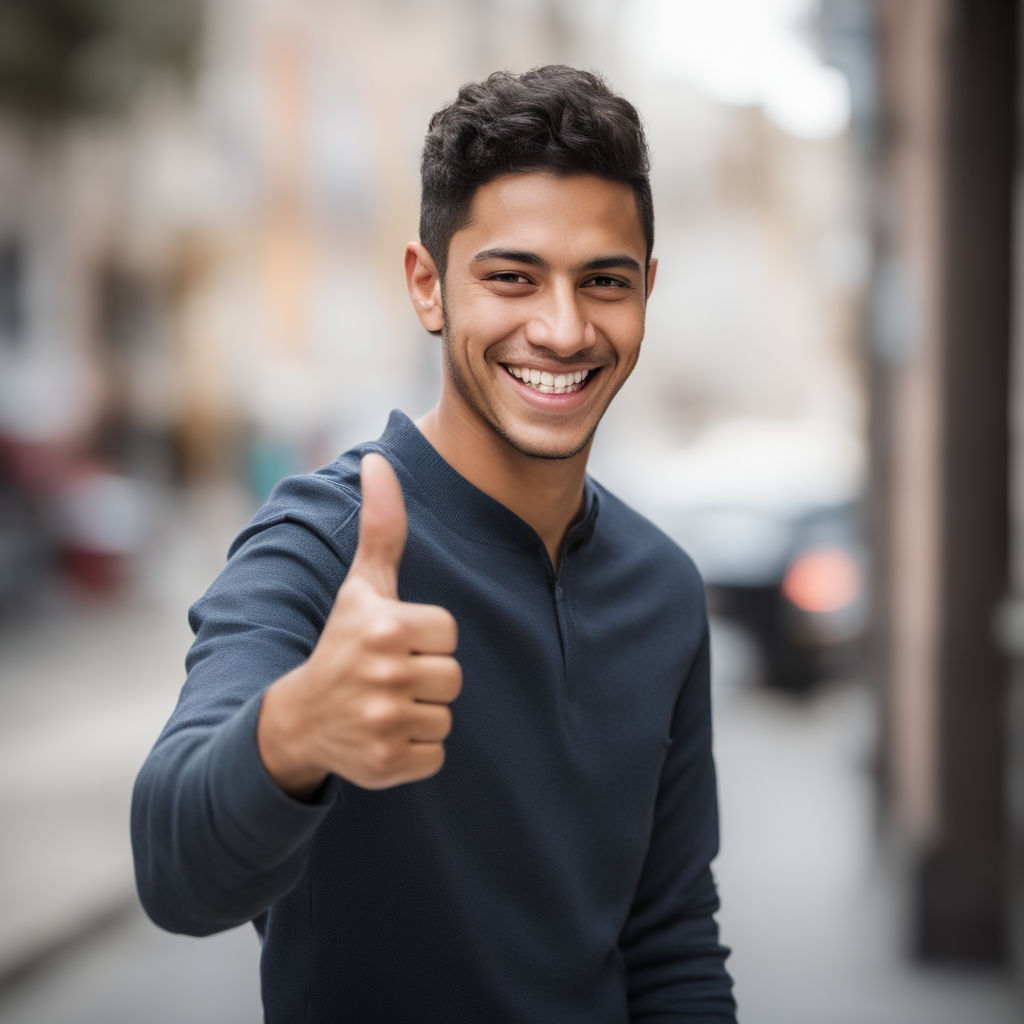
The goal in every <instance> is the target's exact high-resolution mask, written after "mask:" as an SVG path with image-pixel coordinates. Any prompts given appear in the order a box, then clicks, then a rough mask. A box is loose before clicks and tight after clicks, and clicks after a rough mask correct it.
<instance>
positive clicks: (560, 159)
mask: <svg viewBox="0 0 1024 1024" xmlns="http://www.w3.org/2000/svg"><path fill="white" fill-rule="evenodd" d="M649 169H650V161H649V159H648V155H647V142H646V140H645V138H644V130H643V125H642V124H641V122H640V115H639V114H637V112H636V109H635V108H634V107H633V105H632V104H631V103H629V102H628V101H627V100H625V99H623V98H622V97H621V96H616V95H615V94H614V93H613V92H612V91H611V90H610V89H609V88H608V86H607V85H605V83H604V81H603V80H602V79H601V78H600V77H599V76H598V75H596V74H593V73H592V72H590V71H579V70H577V69H576V68H570V67H566V66H565V65H562V64H553V65H548V66H546V67H539V68H534V69H533V70H532V71H527V72H525V73H523V74H521V75H514V74H511V73H509V72H507V71H496V72H494V74H492V75H491V76H490V77H488V78H487V79H486V80H485V81H483V82H473V83H470V84H468V85H464V86H463V87H462V88H461V89H460V90H459V93H458V96H457V97H456V98H455V100H454V102H452V103H450V104H449V105H448V106H446V107H442V108H441V109H440V110H439V111H438V112H437V113H436V114H434V116H433V117H432V118H431V119H430V127H429V129H428V131H427V137H426V142H425V144H424V147H423V160H422V163H421V167H420V171H421V175H422V182H423V192H422V198H421V206H420V241H421V242H422V243H423V245H424V246H426V248H427V251H428V252H429V253H430V255H431V256H432V257H433V259H434V263H435V264H436V266H437V269H438V272H439V274H440V275H441V278H442V280H443V279H444V275H445V270H446V269H447V263H448V244H449V242H450V241H451V237H452V235H453V234H454V233H455V232H456V231H458V230H459V228H461V227H463V226H464V225H465V224H466V222H467V221H468V219H469V208H470V204H471V203H472V201H473V195H474V194H475V192H476V190H477V189H478V188H479V187H480V186H481V185H484V184H486V183H487V182H489V181H492V180H493V179H494V178H498V177H500V176H501V175H503V174H512V173H518V172H522V171H537V170H543V171H552V172H554V173H556V174H594V175H597V176H598V177H601V178H608V179H610V180H612V181H620V182H623V183H625V184H627V185H629V186H630V188H632V190H633V194H634V195H635V196H636V205H637V210H638V212H639V214H640V221H641V224H642V227H643V231H644V237H645V239H646V241H647V259H648V260H650V258H651V250H652V248H653V245H654V203H653V200H652V198H651V185H650V181H649V180H648V171H649Z"/></svg>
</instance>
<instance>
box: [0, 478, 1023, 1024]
mask: <svg viewBox="0 0 1024 1024" xmlns="http://www.w3.org/2000/svg"><path fill="white" fill-rule="evenodd" d="M249 509H250V506H249V502H248V499H246V498H245V497H244V496H243V495H240V494H237V493H234V492H231V491H208V492H202V493H196V494H193V495H190V496H188V497H186V498H183V499H180V500H176V501H175V502H174V503H172V504H170V505H167V506H165V507H164V508H163V509H162V511H161V513H160V517H159V519H158V521H156V522H155V524H154V533H153V545H152V553H151V555H150V556H149V557H147V559H146V560H145V562H140V563H138V565H137V566H136V567H135V571H134V572H133V573H132V574H131V578H130V579H129V581H128V584H127V586H126V589H125V590H124V592H123V593H121V594H120V595H118V596H116V597H114V598H112V599H105V600H99V601H98V600H90V599H87V598H85V597H83V596H82V595H74V594H69V593H65V592H62V593H60V594H57V595H55V596H54V598H53V599H52V600H50V601H48V602H46V607H45V610H40V611H37V613H36V614H34V615H32V616H25V617H22V618H21V619H20V620H18V621H12V620H8V621H6V622H4V623H0V820H2V821H3V822H4V828H3V831H2V834H0V907H2V908H3V910H2V913H0V1011H2V1008H3V1005H4V1002H3V997H4V996H5V994H10V993H11V992H13V991H14V990H16V989H18V988H19V987H20V988H21V989H22V990H25V989H26V979H35V983H36V984H37V985H38V987H39V988H40V989H45V988H46V987H47V986H48V984H49V979H53V978H56V976H57V975H58V974H60V973H61V972H63V973H64V976H65V980H66V979H67V978H73V977H74V975H73V974H69V973H68V972H69V971H73V970H74V968H73V965H71V966H69V964H71V961H70V960H69V957H68V955H67V954H68V951H69V950H74V949H76V948H79V949H80V948H83V947H87V946H89V945H90V943H92V944H94V945H96V944H97V943H98V937H99V936H102V934H103V933H104V932H109V931H110V929H111V926H113V925H115V924H116V923H117V922H119V921H123V920H125V919H126V918H131V919H132V920H133V921H134V920H135V919H136V918H138V916H139V911H138V907H137V902H136V899H135V894H134V882H133V875H132V865H131V851H130V845H129V838H128V808H129V801H130V795H131V786H132V783H133V780H134V776H135V773H136V771H137V769H138V767H139V765H140V764H141V763H142V760H143V759H144V757H145V755H146V752H147V750H148V749H149V747H150V746H151V744H152V743H153V741H154V740H155V738H156V735H157V733H158V731H159V729H160V728H161V726H162V725H163V722H164V721H165V720H166V718H167V716H168V714H169V713H170V711H171V709H172V707H173V705H174V701H175V699H176V696H177V693H178V690H179V688H180V686H181V682H182V675H183V669H182V667H181V666H182V660H183V657H184V654H185V651H186V649H187V647H188V643H189V640H190V634H189V632H188V628H187V623H186V618H185V612H186V609H187V606H188V604H189V602H190V601H191V600H193V599H194V598H195V597H197V596H198V595H199V593H200V592H201V590H202V589H203V588H204V587H205V586H206V584H207V583H208V582H209V581H210V580H211V579H212V577H213V575H214V574H215V573H216V571H217V569H218V568H219V566H220V565H221V564H222V562H223V558H224V553H225V551H226V547H227V544H228V541H229V540H230V537H231V536H232V535H233V534H234V532H235V531H236V529H237V528H238V526H239V525H241V524H242V523H243V522H244V521H245V519H246V518H247V516H248V514H249ZM713 660H714V662H715V716H716V752H717V758H718V766H719V775H720V796H721V803H722V808H723V816H722V833H723V852H722V855H721V857H720V858H719V861H718V862H717V865H716V874H717V877H718V880H719V885H720V889H721V892H722V894H723V909H722V912H721V915H720V922H721V925H722V931H723V938H724V940H725V941H726V943H727V944H729V945H730V946H732V948H733V956H732V959H731V961H730V963H731V968H732V971H733V974H734V976H735V977H736V979H737V995H738V998H739V1001H740V1006H741V1019H742V1020H744V1021H745V1022H747V1024H756V1022H762V1024H1013V1022H1017V1024H1019V1021H1020V1020H1021V1019H1024V1004H1022V1002H1021V1001H1020V998H1019V993H1018V992H1017V991H1016V989H1015V986H1014V983H1013V981H1012V979H1010V978H1009V977H1007V976H1006V975H1002V974H999V973H996V972H986V971H974V972H951V971H937V970H923V969H920V968H917V967H915V966H914V965H912V964H911V963H909V961H908V960H907V958H906V956H905V954H904V947H903V941H902V934H903V922H904V920H905V917H904V907H903V888H902V886H901V885H900V884H899V882H900V878H901V874H900V871H899V867H898V864H897V863H896V862H895V860H894V858H893V857H892V856H891V853H890V852H889V851H887V850H886V849H885V847H884V844H882V843H881V842H880V841H879V839H878V837H877V836H876V835H875V832H874V814H873V805H872V798H871V788H870V784H869V778H868V772H867V766H868V763H869V760H870V756H871V751H872V744H873V729H874V717H873V712H872V705H871V699H870V694H869V693H868V691H867V689H866V687H864V686H863V685H860V684H858V683H856V682H846V683H836V684H835V685H832V686H828V687H825V688H824V689H823V690H822V691H821V692H820V693H819V694H818V695H817V696H816V697H815V698H814V699H813V700H810V701H807V702H801V703H797V702H794V701H792V700H787V699H785V698H782V697H779V696H778V695H775V694H772V693H769V692H767V691H766V690H764V689H763V688H762V687H759V686H758V685H757V678H756V676H757V668H756V658H755V657H754V655H753V652H752V650H751V649H750V645H749V643H748V642H747V641H746V640H745V638H744V637H743V636H742V635H740V634H738V633H737V632H736V631H734V630H730V629H729V627H727V626H726V625H724V624H718V625H716V627H715V629H714V649H713ZM131 927H132V928H136V929H137V928H140V927H147V926H146V925H144V924H142V925H140V924H138V923H133V924H132V925H131ZM149 927H151V926H149ZM179 941H182V942H184V941H196V940H179ZM82 976H83V977H84V976H85V975H84V974H83V975H82ZM40 979H42V982H43V983H42V984H39V983H40ZM71 983H72V984H78V982H77V981H73V982H71ZM247 983H248V982H247ZM26 1019H27V1018H26ZM39 1019H42V1018H39ZM97 1019H102V1016H100V1017H98V1018H97ZM109 1019H114V1018H109Z"/></svg>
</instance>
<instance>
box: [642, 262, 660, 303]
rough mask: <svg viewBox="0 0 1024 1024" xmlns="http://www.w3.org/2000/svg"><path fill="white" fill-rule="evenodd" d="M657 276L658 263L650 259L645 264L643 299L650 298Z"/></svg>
mask: <svg viewBox="0 0 1024 1024" xmlns="http://www.w3.org/2000/svg"><path fill="white" fill-rule="evenodd" d="M657 276H658V261H657V259H654V258H652V259H651V260H650V261H649V262H648V264H647V295H646V296H645V298H648V299H649V298H650V297H651V292H653V291H654V279H655V277H657Z"/></svg>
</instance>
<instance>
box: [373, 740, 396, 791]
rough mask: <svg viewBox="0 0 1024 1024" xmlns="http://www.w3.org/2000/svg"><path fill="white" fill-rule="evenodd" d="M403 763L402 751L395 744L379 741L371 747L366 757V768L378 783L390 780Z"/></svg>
mask: <svg viewBox="0 0 1024 1024" xmlns="http://www.w3.org/2000/svg"><path fill="white" fill-rule="evenodd" d="M400 762H401V750H400V749H399V747H398V745H397V744H395V743H387V742H385V741H378V742H377V743H373V744H371V745H370V748H369V750H368V751H367V756H366V767H367V769H368V770H369V772H370V774H371V776H373V777H374V778H375V779H377V780H378V781H382V780H384V779H387V778H389V777H390V776H392V775H394V774H395V772H396V771H397V769H398V767H399V764H400Z"/></svg>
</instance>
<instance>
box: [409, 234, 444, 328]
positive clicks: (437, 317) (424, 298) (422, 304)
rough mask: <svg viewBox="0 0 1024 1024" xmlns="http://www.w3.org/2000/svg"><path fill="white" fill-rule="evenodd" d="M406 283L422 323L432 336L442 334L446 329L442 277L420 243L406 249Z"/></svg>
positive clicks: (412, 244)
mask: <svg viewBox="0 0 1024 1024" xmlns="http://www.w3.org/2000/svg"><path fill="white" fill-rule="evenodd" d="M405 283H406V285H407V286H408V288H409V298H410V299H412V308H413V309H415V310H416V315H417V316H418V317H419V318H420V323H421V324H423V326H424V327H425V328H426V329H427V330H428V331H430V333H431V334H440V333H441V328H442V327H444V311H443V309H442V308H441V277H440V275H439V274H438V272H437V267H436V266H434V258H433V257H432V256H431V255H430V253H429V252H427V249H426V246H424V245H422V244H421V243H420V242H410V243H409V244H408V245H407V246H406V247H405Z"/></svg>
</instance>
